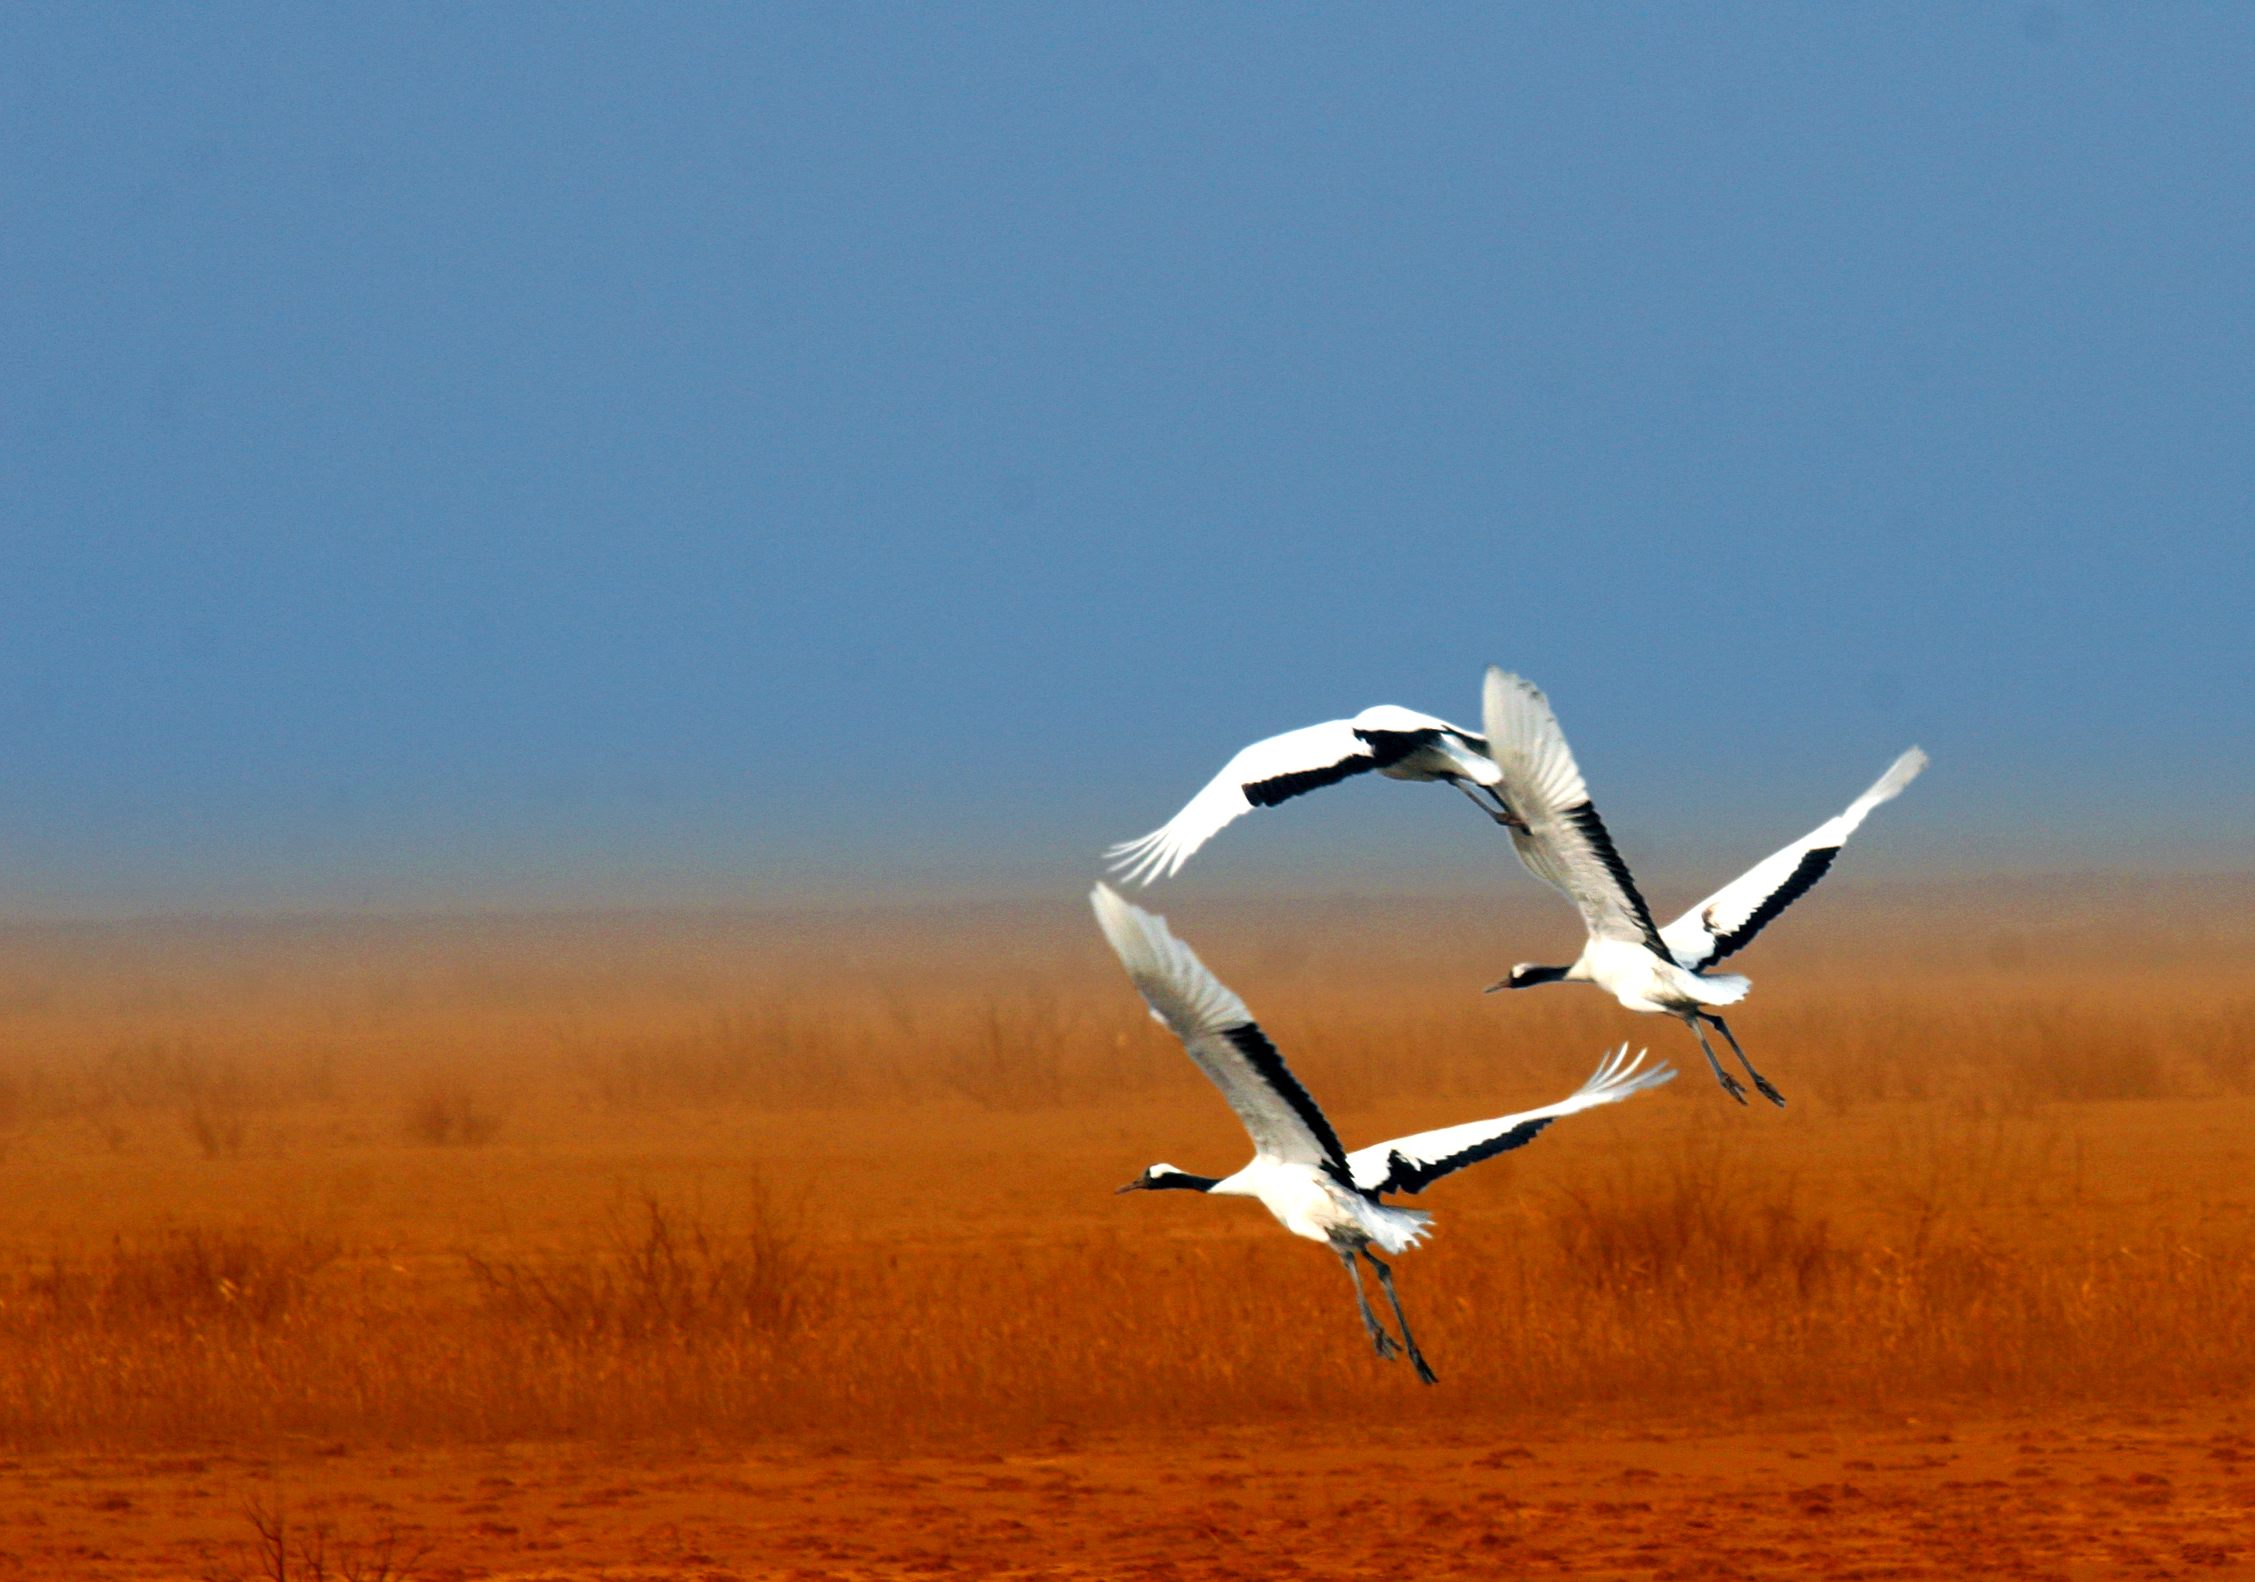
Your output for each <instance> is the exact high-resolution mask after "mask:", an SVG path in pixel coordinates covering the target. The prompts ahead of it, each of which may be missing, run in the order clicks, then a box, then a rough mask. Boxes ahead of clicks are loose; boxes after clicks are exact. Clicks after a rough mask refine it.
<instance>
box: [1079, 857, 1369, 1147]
mask: <svg viewBox="0 0 2255 1582" xmlns="http://www.w3.org/2000/svg"><path fill="white" fill-rule="evenodd" d="M1088 899H1089V904H1090V905H1091V906H1093V907H1095V909H1096V922H1097V926H1098V927H1100V928H1102V929H1103V930H1104V937H1105V938H1106V939H1107V940H1109V941H1111V944H1112V949H1113V951H1114V952H1115V953H1116V954H1117V955H1118V956H1119V958H1120V965H1121V966H1123V967H1125V968H1127V975H1128V979H1129V981H1131V982H1132V983H1134V985H1135V987H1136V990H1137V992H1139V993H1140V994H1142V996H1143V998H1144V1000H1145V1001H1146V1002H1147V1003H1148V1004H1149V1005H1150V1007H1151V1015H1152V1016H1153V1018H1154V1019H1156V1020H1157V1021H1159V1022H1162V1023H1164V1024H1165V1025H1166V1027H1167V1028H1168V1030H1169V1031H1171V1032H1172V1033H1173V1034H1174V1035H1175V1036H1176V1037H1177V1038H1179V1039H1181V1040H1182V1047H1183V1048H1184V1049H1186V1050H1188V1051H1189V1053H1190V1058H1191V1059H1192V1060H1195V1061H1196V1062H1197V1063H1198V1066H1199V1069H1200V1070H1202V1071H1204V1072H1205V1073H1206V1075H1207V1076H1209V1077H1211V1078H1213V1082H1214V1086H1215V1087H1217V1088H1219V1089H1221V1096H1222V1097H1223V1098H1224V1099H1227V1100H1228V1101H1229V1107H1230V1108H1231V1109H1233V1110H1235V1111H1236V1112H1237V1118H1238V1119H1239V1120H1240V1121H1242V1122H1244V1123H1245V1130H1246V1132H1247V1133H1248V1134H1250V1135H1251V1137H1252V1139H1253V1148H1254V1151H1255V1152H1256V1153H1258V1154H1259V1155H1261V1156H1262V1157H1264V1158H1268V1159H1275V1160H1279V1161H1281V1162H1283V1163H1286V1164H1305V1165H1315V1166H1318V1167H1321V1168H1324V1169H1327V1170H1329V1171H1330V1172H1331V1173H1332V1175H1334V1176H1335V1177H1337V1178H1338V1179H1339V1180H1340V1181H1342V1182H1344V1181H1345V1180H1346V1178H1347V1162H1346V1152H1345V1150H1344V1149H1342V1148H1341V1147H1340V1146H1339V1136H1338V1133H1336V1132H1334V1131H1333V1130H1332V1129H1331V1123H1330V1122H1329V1121H1328V1120H1326V1119H1324V1115H1323V1111H1322V1110H1321V1109H1319V1108H1318V1107H1317V1106H1316V1102H1315V1100H1314V1099H1312V1098H1310V1097H1309V1096H1308V1090H1307V1089H1306V1088H1303V1087H1302V1086H1300V1079H1299V1078H1297V1077H1295V1076H1293V1075H1292V1071H1291V1068H1290V1067H1289V1066H1287V1065H1285V1064H1284V1057H1283V1056H1282V1055H1280V1054H1278V1053H1277V1052H1276V1046H1275V1045H1273V1044H1271V1043H1270V1042H1269V1041H1268V1038H1267V1036H1266V1035H1265V1034H1263V1033H1262V1032H1261V1030H1260V1027H1259V1026H1258V1024H1256V1023H1255V1022H1254V1020H1253V1013H1252V1012H1250V1011H1248V1010H1247V1009H1246V1008H1245V1002H1244V1001H1243V1000H1240V999H1239V998H1238V997H1237V996H1236V995H1235V994H1234V993H1232V992H1231V991H1230V989H1229V987H1228V985H1226V984H1224V983H1223V982H1222V981H1221V980H1220V979H1219V978H1217V977H1215V976H1214V975H1213V974H1212V973H1211V972H1209V971H1207V970H1206V965H1205V963H1204V962H1202V961H1200V960H1199V959H1198V958H1197V956H1196V955H1194V954H1193V953H1192V952H1191V949H1190V947H1189V946H1188V945H1185V944H1184V943H1183V942H1182V941H1181V940H1179V939H1177V938H1175V937H1174V935H1173V934H1171V933H1169V932H1168V931H1167V920H1166V919H1165V918H1163V917H1154V916H1152V915H1151V914H1150V913H1149V912H1146V911H1144V910H1143V909H1142V908H1141V907H1139V906H1134V905H1131V904H1130V903H1129V902H1127V901H1125V900H1123V899H1122V898H1121V897H1120V895H1119V893H1118V892H1117V891H1115V890H1113V889H1112V888H1111V887H1110V886H1109V885H1105V884H1099V885H1098V886H1097V887H1096V888H1095V889H1094V890H1092V891H1090V892H1089V897H1088Z"/></svg>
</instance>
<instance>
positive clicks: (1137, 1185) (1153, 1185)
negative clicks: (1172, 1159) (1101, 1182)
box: [1112, 1164, 1215, 1197]
mask: <svg viewBox="0 0 2255 1582" xmlns="http://www.w3.org/2000/svg"><path fill="white" fill-rule="evenodd" d="M1214 1180H1215V1178H1214V1177H1212V1176H1194V1175H1192V1174H1191V1173H1190V1172H1189V1171H1187V1170H1177V1169H1176V1168H1175V1167H1174V1166H1173V1165H1169V1164H1156V1165H1153V1166H1152V1167H1151V1168H1150V1169H1148V1170H1146V1171H1144V1172H1143V1174H1141V1175H1139V1176H1137V1177H1136V1178H1135V1179H1134V1180H1133V1181H1130V1182H1129V1183H1128V1184H1127V1185H1126V1186H1124V1187H1120V1188H1119V1189H1117V1190H1116V1191H1114V1192H1113V1194H1112V1195H1113V1196H1114V1197H1118V1196H1119V1195H1120V1193H1121V1192H1165V1191H1170V1190H1172V1191H1178V1192H1204V1191H1206V1190H1207V1189H1208V1188H1210V1187H1211V1186H1212V1185H1213V1184H1214Z"/></svg>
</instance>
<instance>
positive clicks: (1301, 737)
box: [1104, 703, 1485, 884]
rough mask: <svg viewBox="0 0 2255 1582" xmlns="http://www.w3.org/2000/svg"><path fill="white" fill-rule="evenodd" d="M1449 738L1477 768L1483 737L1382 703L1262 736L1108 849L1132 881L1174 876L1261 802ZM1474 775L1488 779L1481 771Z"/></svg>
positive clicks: (1283, 798) (1115, 866)
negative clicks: (1158, 820)
mask: <svg viewBox="0 0 2255 1582" xmlns="http://www.w3.org/2000/svg"><path fill="white" fill-rule="evenodd" d="M1442 743H1451V744H1452V745H1453V746H1454V749H1455V751H1454V752H1453V753H1452V756H1454V757H1462V758H1463V759H1464V761H1465V763H1466V765H1467V767H1468V768H1471V769H1473V770H1475V771H1477V769H1478V768H1479V767H1481V766H1482V765H1484V763H1485V760H1484V758H1483V757H1482V756H1481V753H1480V748H1481V746H1482V743H1481V741H1480V738H1479V737H1477V736H1474V735H1472V734H1470V733H1469V732H1467V731H1463V730H1460V729H1459V728H1458V727H1456V726H1454V725H1451V724H1450V723H1449V722H1448V721H1447V720H1441V719H1435V718H1434V717H1433V716H1432V715H1430V714H1420V713H1418V712H1417V711H1416V710H1415V709H1405V708H1399V707H1397V706H1395V705H1393V704H1390V703H1386V704H1380V705H1379V706H1378V707H1376V708H1369V709H1364V710H1363V711H1362V712H1361V713H1360V714H1358V715H1356V716H1355V717H1354V718H1353V719H1351V720H1325V721H1324V722H1323V723H1322V724H1321V725H1307V726H1303V727H1301V728H1300V729H1299V730H1296V731H1286V732H1285V733H1284V734H1283V735H1281V736H1271V737H1268V738H1267V739H1265V740H1263V741H1257V742H1255V743H1253V745H1252V746H1250V747H1247V748H1245V749H1244V750H1243V751H1241V752H1239V753H1238V754H1237V756H1236V757H1234V758H1232V759H1230V760H1229V762H1228V763H1226V764H1224V765H1223V766H1222V771H1221V773H1220V774H1218V775H1215V776H1214V777H1213V779H1211V780H1209V781H1208V782H1207V783H1206V786H1205V789H1204V790H1202V791H1200V792H1199V793H1198V794H1197V795H1196V796H1194V797H1192V798H1191V799H1190V800H1189V801H1188V802H1187V803H1185V804H1183V808H1182V811H1181V812H1179V813H1177V814H1176V815H1175V816H1174V817H1173V818H1171V819H1168V820H1167V821H1166V823H1164V824H1162V825H1160V826H1159V827H1158V828H1157V829H1155V830H1153V831H1152V832H1151V833H1150V834H1148V835H1145V836H1143V837H1142V838H1141V839H1139V840H1129V841H1122V842H1120V844H1119V845H1117V846H1114V847H1112V848H1110V849H1109V850H1107V851H1106V852H1105V853H1104V855H1105V856H1106V857H1108V858H1110V859H1111V868H1112V871H1113V872H1114V873H1117V874H1119V875H1120V876H1121V878H1122V879H1123V880H1125V881H1127V882H1130V883H1133V884H1149V883H1150V882H1151V881H1152V880H1154V879H1167V878H1172V877H1173V876H1174V875H1175V874H1177V873H1179V872H1180V871H1181V870H1182V865H1183V864H1184V863H1186V862H1188V861H1189V860H1190V858H1191V855H1192V853H1194V852H1196V851H1197V850H1198V848H1199V847H1201V846H1203V845H1205V844H1206V842H1207V841H1209V840H1211V839H1213V838H1214V836H1215V835H1216V834H1218V833H1219V832H1220V831H1221V830H1222V829H1223V828H1224V827H1225V826H1227V825H1228V824H1230V823H1232V822H1233V821H1235V820H1237V819H1239V818H1242V817H1244V816H1245V815H1246V814H1247V813H1250V812H1252V811H1253V809H1255V808H1257V807H1274V806H1275V805H1276V804H1277V803H1279V802H1287V801H1290V800H1291V799H1292V798H1293V797H1296V796H1300V795H1302V794H1304V793H1306V792H1309V791H1314V790H1317V789H1319V788H1321V787H1323V786H1327V785H1336V784H1338V782H1340V781H1341V780H1346V779H1349V778H1351V777H1353V776H1355V775H1359V774H1368V773H1369V772H1370V771H1372V770H1374V769H1385V768H1389V767H1391V766H1392V765H1394V764H1397V763H1399V762H1401V761H1402V760H1403V759H1404V758H1406V757H1408V756H1409V755H1410V754H1411V753H1413V752H1416V751H1417V750H1418V749H1419V748H1421V747H1430V746H1434V745H1437V744H1442ZM1475 777H1476V778H1484V776H1479V775H1477V773H1476V774H1475Z"/></svg>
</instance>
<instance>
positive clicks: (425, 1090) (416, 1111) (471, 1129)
mask: <svg viewBox="0 0 2255 1582" xmlns="http://www.w3.org/2000/svg"><path fill="white" fill-rule="evenodd" d="M400 1129H401V1130H402V1131H403V1132H404V1133H405V1134H406V1137H407V1140H408V1141H409V1142H413V1143H421V1144H422V1145H423V1146H424V1147H426V1148H478V1147H482V1146H484V1145H485V1144H486V1143H489V1142H491V1141H493V1139H494V1137H495V1136H496V1134H498V1133H499V1132H500V1130H501V1117H500V1116H498V1115H496V1114H494V1113H493V1112H492V1111H491V1110H489V1109H487V1108H486V1107H485V1104H484V1101H483V1100H481V1099H480V1098H479V1097H478V1095H477V1094H475V1093H473V1092H472V1091H471V1090H470V1089H469V1087H468V1086H467V1085H465V1084H463V1083H461V1082H450V1081H443V1080H438V1079H433V1080H431V1081H429V1082H426V1083H425V1084H423V1086H422V1087H420V1088H418V1089H417V1090H416V1091H415V1093H414V1094H413V1096H412V1097H410V1098H409V1099H408V1101H407V1113H406V1115H405V1117H404V1118H403V1119H402V1121H401V1124H400Z"/></svg>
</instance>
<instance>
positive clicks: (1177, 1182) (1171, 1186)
mask: <svg viewBox="0 0 2255 1582" xmlns="http://www.w3.org/2000/svg"><path fill="white" fill-rule="evenodd" d="M1220 1182H1221V1177H1220V1176H1194V1175H1191V1174H1189V1173H1187V1172H1186V1171H1181V1170H1168V1171H1163V1172H1161V1173H1160V1174H1158V1175H1154V1176H1147V1177H1146V1178H1145V1179H1144V1182H1143V1184H1144V1186H1145V1187H1146V1188H1148V1189H1149V1190H1151V1191H1153V1192H1211V1191H1212V1190H1213V1189H1214V1188H1215V1187H1216V1186H1218V1185H1219V1184H1220Z"/></svg>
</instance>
